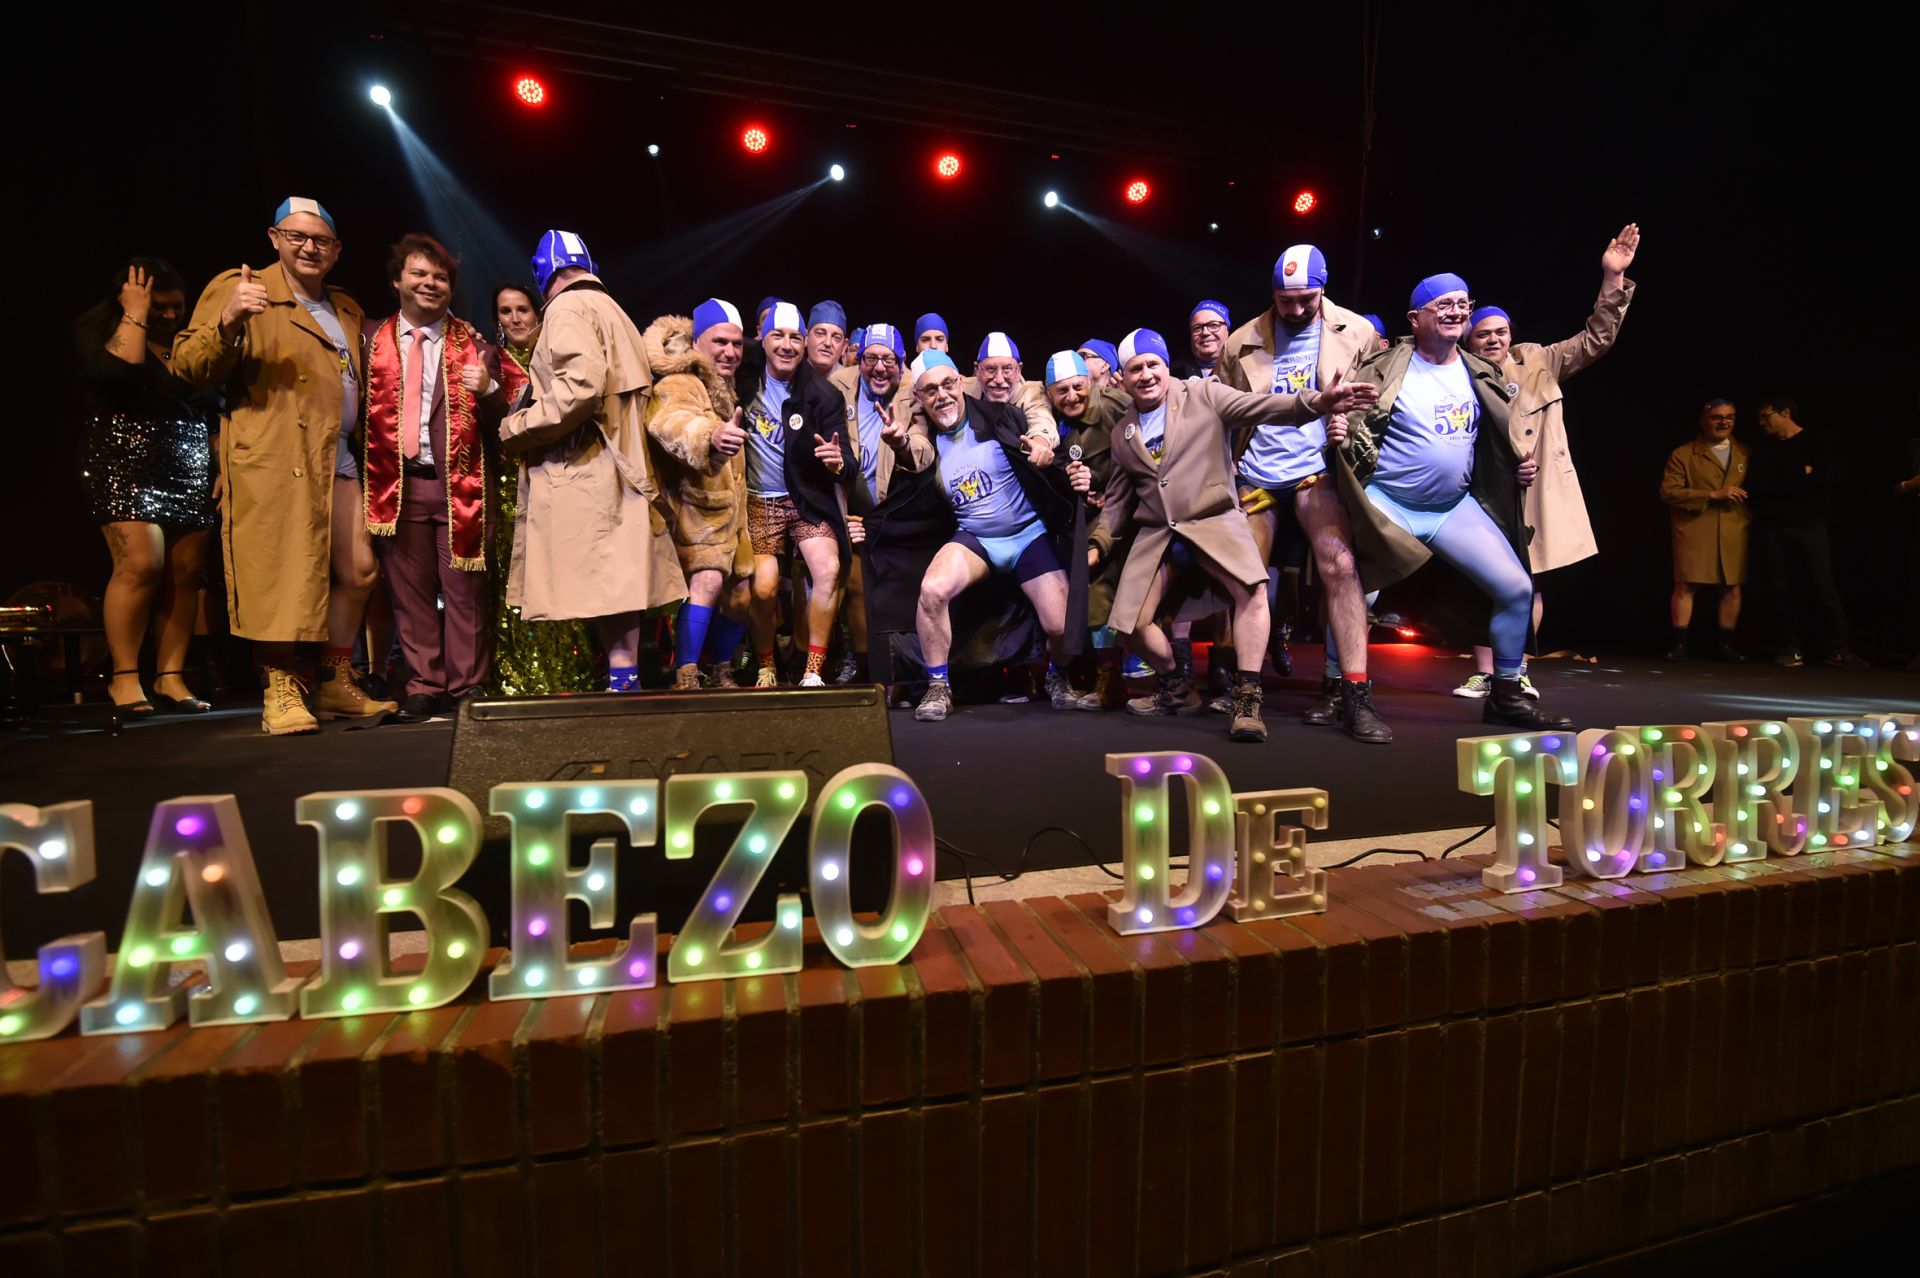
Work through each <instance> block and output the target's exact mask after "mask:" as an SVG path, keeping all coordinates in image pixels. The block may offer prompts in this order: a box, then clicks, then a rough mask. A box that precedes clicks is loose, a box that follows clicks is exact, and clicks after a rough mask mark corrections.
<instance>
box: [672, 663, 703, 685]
mask: <svg viewBox="0 0 1920 1278" xmlns="http://www.w3.org/2000/svg"><path fill="white" fill-rule="evenodd" d="M673 690H674V691H675V692H698V691H700V663H699V662H697V661H688V662H684V663H682V664H681V666H680V668H679V669H677V670H675V671H674V672H673Z"/></svg>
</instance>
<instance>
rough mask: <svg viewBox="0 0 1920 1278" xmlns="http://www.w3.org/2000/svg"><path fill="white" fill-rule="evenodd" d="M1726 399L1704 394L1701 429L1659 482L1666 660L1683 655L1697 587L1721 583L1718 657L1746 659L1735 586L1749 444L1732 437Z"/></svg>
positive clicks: (1741, 570)
mask: <svg viewBox="0 0 1920 1278" xmlns="http://www.w3.org/2000/svg"><path fill="white" fill-rule="evenodd" d="M1733 423H1734V410H1733V404H1732V402H1731V401H1729V400H1724V399H1714V400H1709V401H1707V403H1706V404H1704V405H1703V406H1702V407H1701V409H1700V433H1699V434H1698V435H1697V436H1695V437H1694V439H1693V440H1692V441H1690V442H1688V443H1685V444H1682V445H1680V447H1678V448H1676V449H1674V450H1673V452H1672V454H1671V455H1669V456H1668V458H1667V473H1666V475H1665V477H1664V478H1662V480H1661V481H1660V500H1661V501H1664V502H1665V503H1666V504H1667V514H1668V516H1669V517H1670V518H1671V519H1672V521H1673V601H1672V618H1673V634H1672V636H1671V637H1670V641H1669V647H1668V649H1667V660H1669V661H1683V660H1685V659H1686V656H1687V630H1688V628H1689V627H1690V626H1692V624H1693V597H1694V594H1695V592H1696V591H1697V590H1698V588H1699V587H1701V586H1718V587H1719V588H1720V642H1719V646H1718V649H1717V653H1716V655H1718V656H1719V658H1720V660H1722V661H1745V660H1746V657H1745V656H1744V655H1742V653H1741V652H1740V650H1739V649H1738V648H1736V647H1734V645H1733V631H1734V627H1735V626H1737V625H1739V624H1740V585H1741V583H1742V582H1744V581H1745V580H1746V579H1747V525H1748V523H1749V522H1750V521H1751V519H1752V516H1751V515H1750V514H1749V513H1748V510H1747V490H1746V488H1745V487H1744V485H1745V484H1746V482H1747V456H1748V455H1747V446H1746V445H1745V444H1743V443H1741V442H1740V441H1739V440H1737V439H1735V438H1734V437H1733Z"/></svg>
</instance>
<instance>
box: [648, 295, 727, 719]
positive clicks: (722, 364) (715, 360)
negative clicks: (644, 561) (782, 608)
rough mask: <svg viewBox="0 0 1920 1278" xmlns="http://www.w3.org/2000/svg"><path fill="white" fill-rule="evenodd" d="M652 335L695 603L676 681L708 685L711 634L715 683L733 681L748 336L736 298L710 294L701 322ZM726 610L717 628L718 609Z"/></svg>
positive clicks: (677, 632) (656, 425)
mask: <svg viewBox="0 0 1920 1278" xmlns="http://www.w3.org/2000/svg"><path fill="white" fill-rule="evenodd" d="M645 336H646V343H647V361H648V363H649V364H650V365H651V366H652V368H653V374H654V376H655V377H656V378H658V379H659V380H658V381H656V382H655V383H654V386H653V398H652V400H651V402H650V403H649V404H648V406H647V433H648V434H649V435H650V436H651V437H652V438H653V440H654V442H655V443H656V444H658V445H659V446H660V450H661V457H660V486H661V488H662V490H663V491H665V493H666V494H667V502H668V505H670V506H671V507H672V508H673V525H672V531H673V548H674V551H675V553H676V554H678V555H679V557H680V569H681V571H682V572H684V573H686V575H687V602H686V603H684V604H682V605H681V607H680V615H679V617H678V618H677V619H676V620H675V622H674V626H673V646H674V663H675V665H676V667H677V669H676V670H675V672H674V682H673V687H674V691H676V692H691V691H694V690H696V689H698V688H699V687H700V654H701V652H702V650H703V649H704V648H705V646H706V641H707V635H708V634H709V632H713V633H714V634H715V638H716V640H717V643H716V645H715V646H716V647H717V648H718V649H719V659H718V661H716V663H715V667H714V678H715V681H716V683H717V684H718V685H720V686H723V687H731V686H732V685H733V663H732V660H731V658H732V655H733V649H734V647H735V646H736V645H738V643H739V642H740V634H741V632H742V631H743V630H744V629H745V626H744V618H745V616H746V604H747V600H746V595H747V589H746V578H747V576H748V574H750V573H751V572H752V570H753V560H752V553H751V550H750V548H748V547H746V546H744V545H743V541H744V538H743V537H742V535H741V534H742V533H743V531H744V530H745V520H744V517H745V506H746V481H745V475H744V470H745V468H744V466H743V464H742V463H741V461H740V450H741V449H742V448H743V447H745V445H746V442H747V434H746V430H745V429H744V427H743V425H742V420H743V416H744V414H743V412H742V410H741V408H740V406H739V404H738V402H737V401H736V400H735V398H734V385H733V377H734V374H735V373H736V372H738V371H739V369H740V361H741V358H742V357H743V356H744V354H745V352H746V334H745V332H744V330H743V329H742V327H741V324H740V312H739V311H737V310H735V309H734V307H733V304H732V303H730V302H725V301H722V300H721V299H719V298H717V297H710V298H708V299H707V300H706V301H704V302H702V303H700V305H698V306H696V307H695V308H694V310H693V318H692V319H691V320H688V319H685V318H683V317H681V316H678V315H662V316H661V317H660V318H659V319H656V320H655V321H653V323H651V324H649V325H648V326H647V331H646V335H645ZM743 550H744V551H746V553H744V554H743V553H742V552H743ZM722 609H724V610H725V611H724V613H722V615H721V616H720V618H719V623H718V626H716V625H715V613H716V612H721V610H722Z"/></svg>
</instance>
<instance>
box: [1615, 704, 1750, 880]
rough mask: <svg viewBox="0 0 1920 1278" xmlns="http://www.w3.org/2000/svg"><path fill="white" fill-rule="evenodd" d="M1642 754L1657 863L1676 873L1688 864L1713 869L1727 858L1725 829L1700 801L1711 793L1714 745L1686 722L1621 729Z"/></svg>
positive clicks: (1715, 766) (1715, 769)
mask: <svg viewBox="0 0 1920 1278" xmlns="http://www.w3.org/2000/svg"><path fill="white" fill-rule="evenodd" d="M1620 731H1622V732H1624V733H1626V734H1627V735H1628V736H1631V737H1636V738H1638V739H1639V741H1640V748H1641V749H1642V750H1644V751H1645V752H1646V753H1647V756H1648V758H1647V767H1648V770H1649V772H1648V780H1649V781H1650V783H1651V789H1650V790H1649V791H1648V798H1649V801H1650V805H1651V807H1652V809H1653V822H1652V824H1653V836H1652V840H1651V841H1652V843H1653V845H1654V846H1653V851H1655V852H1658V853H1660V854H1661V857H1660V864H1661V865H1662V866H1665V867H1667V868H1669V869H1678V868H1680V867H1681V866H1683V865H1685V864H1686V863H1687V862H1688V861H1692V862H1693V863H1694V864H1695V865H1718V864H1720V862H1721V861H1722V860H1725V859H1727V858H1728V856H1729V853H1730V852H1731V849H1729V848H1728V846H1727V830H1726V826H1725V825H1724V824H1723V823H1721V822H1719V821H1716V820H1715V819H1714V817H1715V814H1714V813H1712V812H1709V811H1708V810H1707V805H1706V802H1705V800H1706V799H1707V798H1708V797H1709V796H1710V795H1711V794H1712V792H1713V779H1714V776H1715V774H1716V773H1718V771H1719V767H1718V764H1719V755H1718V753H1717V752H1716V751H1715V750H1714V747H1713V742H1712V740H1711V739H1709V738H1708V737H1706V736H1704V735H1703V734H1702V733H1701V731H1700V729H1699V728H1698V727H1696V726H1695V725H1693V724H1690V723H1660V724H1652V725H1640V726H1637V727H1631V728H1621V729H1620Z"/></svg>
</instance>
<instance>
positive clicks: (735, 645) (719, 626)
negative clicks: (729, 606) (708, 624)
mask: <svg viewBox="0 0 1920 1278" xmlns="http://www.w3.org/2000/svg"><path fill="white" fill-rule="evenodd" d="M746 637H747V623H746V622H744V621H735V620H734V619H733V618H732V617H729V616H727V615H726V614H725V613H721V614H720V619H719V620H718V621H716V622H714V623H713V628H712V629H711V630H709V631H708V632H707V659H708V660H709V661H732V660H733V654H734V653H735V652H737V651H738V650H739V648H740V641H741V640H742V639H744V638H746Z"/></svg>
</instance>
